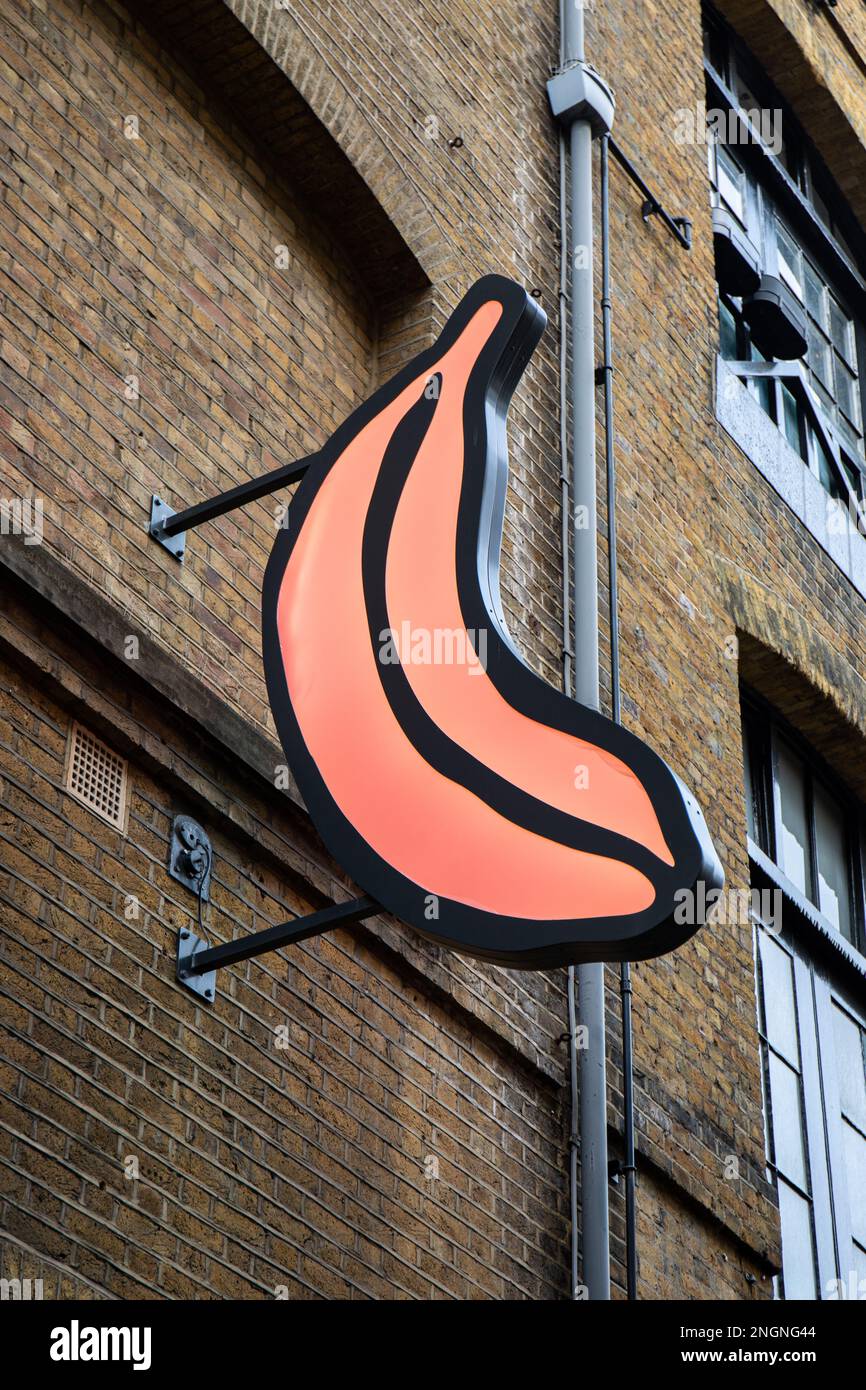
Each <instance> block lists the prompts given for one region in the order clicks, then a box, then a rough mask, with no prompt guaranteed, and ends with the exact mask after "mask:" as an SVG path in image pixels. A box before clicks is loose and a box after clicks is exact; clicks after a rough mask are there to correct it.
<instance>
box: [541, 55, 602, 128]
mask: <svg viewBox="0 0 866 1390" xmlns="http://www.w3.org/2000/svg"><path fill="white" fill-rule="evenodd" d="M547 97H548V101H549V102H550V109H551V111H552V113H553V117H554V120H556V121H558V122H559V124H560V125H563V126H566V127H567V126H571V125H573V124H574V122H575V121H589V124H590V125H591V126H592V133H593V136H597V135H609V134H610V130H611V127H612V125H613V116H614V111H615V110H616V101H615V99H614V95H613V92H612V91H611V89H610V87H609V86H608V85H607V83H606V82H605V81H604V79H603V78H601V77H600V76H599V75H598V73H597V72H596V70H595V68H593V67H591V66H590V64H589V63H581V62H576V63H569V64H568V65H567V66H566V67H564V68H560V70H559V72H557V73H554V75H553V77H552V78H551V79H550V81H549V82H548V84H547Z"/></svg>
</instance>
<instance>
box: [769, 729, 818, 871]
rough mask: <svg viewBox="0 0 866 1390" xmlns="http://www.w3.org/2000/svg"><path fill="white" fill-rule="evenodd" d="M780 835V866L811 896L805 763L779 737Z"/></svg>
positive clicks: (777, 773)
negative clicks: (804, 775)
mask: <svg viewBox="0 0 866 1390" xmlns="http://www.w3.org/2000/svg"><path fill="white" fill-rule="evenodd" d="M777 764H778V765H777V771H776V775H777V777H778V779H779V800H780V803H781V805H780V812H781V815H780V819H781V827H780V829H781V835H780V844H779V861H780V863H779V867H780V868H781V869H782V870H783V871H784V873H786V874H787V875H788V878H789V879H790V880H791V882H792V883H794V884H796V886H797V887H798V888H799V889H800V892H801V893H805V894H806V896H807V897H811V896H812V881H811V873H810V871H809V831H808V822H807V820H806V784H805V780H804V777H803V764H802V762H801V760H800V759H799V758H798V757H797V756H796V754H795V753H792V751H791V749H790V748H789V747H788V745H787V744H786V743H783V742H782V741H781V740H779V744H778V754H777Z"/></svg>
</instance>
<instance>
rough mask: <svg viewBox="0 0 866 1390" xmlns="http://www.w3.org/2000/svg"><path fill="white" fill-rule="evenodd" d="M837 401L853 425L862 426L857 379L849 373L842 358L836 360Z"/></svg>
mask: <svg viewBox="0 0 866 1390" xmlns="http://www.w3.org/2000/svg"><path fill="white" fill-rule="evenodd" d="M836 400H837V401H838V402H839V406H840V408H841V409H842V410H844V412H845V414H846V415H847V416H848V419H849V420H850V421H851V422H852V424H854V425H856V426H858V427H859V424H860V400H859V393H858V391H857V378H856V377H855V376H854V375H853V373H851V372H849V370H848V368H847V367H846V366H845V363H844V362H843V361H842V359H841V358H840V357H837V358H836Z"/></svg>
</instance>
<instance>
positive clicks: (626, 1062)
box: [600, 135, 637, 1300]
mask: <svg viewBox="0 0 866 1390" xmlns="http://www.w3.org/2000/svg"><path fill="white" fill-rule="evenodd" d="M600 166H601V248H602V250H601V255H602V269H601V285H602V288H601V313H602V325H603V330H604V364H603V370H604V452H605V470H606V474H607V563H608V593H609V595H610V688H611V703H612V713H613V717H614V719H615V720H616V722H617V724H619V723H621V722H622V695H621V684H620V672H619V584H618V575H617V530H616V447H615V443H616V441H615V438H614V419H613V371H614V369H613V335H612V330H611V320H612V318H613V301H612V299H611V287H610V136H609V135H602V137H601V159H600ZM619 992H620V1001H621V1015H622V1076H623V1082H622V1098H623V1116H624V1130H625V1133H624V1143H623V1148H624V1151H625V1157H624V1161H623V1165H622V1166H623V1173H624V1175H625V1259H626V1292H627V1294H628V1298H629V1300H633V1299H636V1298H637V1194H636V1177H637V1169H636V1166H635V1130H634V1039H633V1030H632V993H633V991H632V982H631V966H630V965H629V963H628V961H627V960H626V961H623V962H622V964H621V966H620V969H619Z"/></svg>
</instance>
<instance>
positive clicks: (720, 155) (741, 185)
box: [716, 145, 746, 222]
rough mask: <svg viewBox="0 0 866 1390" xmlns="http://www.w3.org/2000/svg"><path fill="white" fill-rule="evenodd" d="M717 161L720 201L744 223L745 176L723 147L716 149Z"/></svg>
mask: <svg viewBox="0 0 866 1390" xmlns="http://www.w3.org/2000/svg"><path fill="white" fill-rule="evenodd" d="M716 156H717V161H718V173H717V178H718V180H719V193H720V194H721V195H722V200H723V201H724V203H725V204H726V205H727V206H728V207H729V208H730V210H731V212H732V213H733V214H734V216H735V217H738V218H739V220H740V221H741V222H744V221H745V214H746V197H745V187H746V176H745V174H744V173H743V171H742V169H741V168H740V166H739V164H738V163H737V161H736V160H735V159H733V158H732V157H731V155H730V154H728V151H727V150H726V149H725V147H724V146H723V145H720V146H719V147H718V150H717V152H716Z"/></svg>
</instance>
